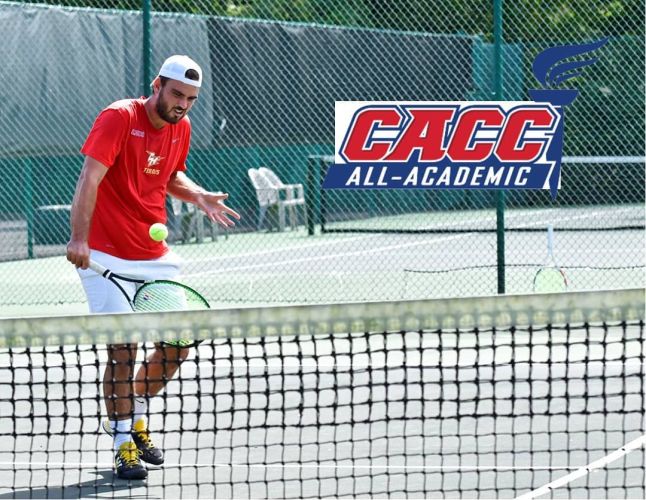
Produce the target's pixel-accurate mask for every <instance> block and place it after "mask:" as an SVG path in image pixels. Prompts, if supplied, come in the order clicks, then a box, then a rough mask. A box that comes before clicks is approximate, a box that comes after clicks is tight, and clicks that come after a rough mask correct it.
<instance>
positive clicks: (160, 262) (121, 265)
mask: <svg viewBox="0 0 646 500" xmlns="http://www.w3.org/2000/svg"><path fill="white" fill-rule="evenodd" d="M90 258H91V259H92V260H93V261H94V262H96V263H98V264H101V265H102V266H103V267H105V268H107V269H109V270H110V271H112V272H114V273H116V274H123V275H124V276H128V277H133V278H138V279H142V280H153V279H166V280H173V279H175V278H176V277H177V276H178V275H179V272H180V267H181V263H182V261H181V259H180V257H179V256H178V255H177V254H175V253H173V252H172V251H169V252H168V253H167V254H166V255H164V256H163V257H160V258H159V259H153V260H125V259H120V258H118V257H115V256H113V255H109V254H107V253H104V252H99V251H97V250H91V251H90ZM77 271H78V273H79V276H80V277H81V283H82V284H83V289H84V290H85V295H86V296H87V301H88V305H89V308H90V312H91V313H115V312H129V311H132V308H131V307H130V304H129V303H128V300H127V299H126V297H124V296H123V294H122V293H121V291H120V290H119V289H118V288H117V287H116V286H115V285H114V283H112V282H110V281H108V280H107V279H105V278H104V277H103V276H101V275H99V274H97V273H96V272H94V271H93V270H92V269H89V268H88V269H77ZM119 284H121V285H122V286H123V289H124V290H125V291H126V293H128V295H130V298H132V297H134V295H135V292H136V291H137V284H136V283H128V282H127V281H120V282H119Z"/></svg>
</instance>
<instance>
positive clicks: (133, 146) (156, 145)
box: [67, 56, 240, 479]
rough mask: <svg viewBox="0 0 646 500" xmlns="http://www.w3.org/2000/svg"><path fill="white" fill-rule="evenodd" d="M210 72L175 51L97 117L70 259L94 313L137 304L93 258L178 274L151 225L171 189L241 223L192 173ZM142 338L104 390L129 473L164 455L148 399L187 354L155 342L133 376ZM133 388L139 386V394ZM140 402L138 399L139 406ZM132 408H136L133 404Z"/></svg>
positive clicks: (139, 474) (141, 274) (120, 468)
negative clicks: (154, 435)
mask: <svg viewBox="0 0 646 500" xmlns="http://www.w3.org/2000/svg"><path fill="white" fill-rule="evenodd" d="M201 85H202V70H201V68H200V67H199V65H198V64H197V63H195V61H193V60H191V59H190V58H188V57H187V56H172V57H169V58H168V59H167V60H166V61H165V62H164V64H163V65H162V67H161V69H160V71H159V75H158V76H157V77H156V78H155V80H154V81H153V82H152V91H153V94H152V96H150V97H148V98H143V97H142V98H140V99H128V100H122V101H117V102H115V103H113V104H111V105H110V106H108V107H107V108H105V109H104V110H103V111H102V112H101V113H100V114H99V116H98V117H97V119H96V121H95V122H94V125H93V127H92V130H91V131H90V133H89V135H88V138H87V140H86V141H85V144H84V145H83V147H82V148H81V153H83V154H84V155H85V162H84V164H83V169H82V171H81V174H80V176H79V179H78V183H77V186H76V192H75V194H74V201H73V203H72V215H71V219H72V221H71V222H72V234H71V238H70V241H69V243H68V245H67V260H69V261H70V262H71V263H72V264H74V265H75V266H76V267H77V269H78V272H79V275H80V277H81V282H82V284H83V287H84V289H85V292H86V295H87V297H88V302H89V306H90V311H91V312H124V311H130V310H131V309H130V305H129V304H128V301H127V300H126V298H125V297H124V296H123V294H122V293H121V292H120V291H119V290H117V288H116V287H115V286H114V285H113V284H112V283H110V282H109V281H108V280H106V279H104V278H103V277H101V276H100V275H98V274H97V273H95V272H94V271H92V270H90V269H88V266H89V262H90V258H91V259H92V260H94V261H96V262H98V263H99V264H101V265H103V266H105V267H106V268H109V269H111V270H113V271H114V272H116V273H118V274H125V275H129V276H134V277H137V278H141V279H146V280H150V279H163V278H166V279H172V278H173V277H175V276H176V275H177V274H178V273H179V259H178V258H177V256H176V255H175V254H174V253H173V252H172V251H171V250H170V249H169V248H168V245H167V244H166V242H165V241H161V242H157V241H153V240H152V239H151V238H150V236H149V234H148V229H149V227H150V226H151V224H153V223H156V222H163V221H165V220H166V209H165V200H166V194H167V193H169V194H171V195H172V196H174V197H176V198H179V199H181V200H183V201H186V202H190V203H193V204H195V205H196V206H197V207H199V208H200V209H201V210H203V211H204V212H205V213H206V215H207V216H208V217H209V218H210V219H211V220H212V221H214V222H217V223H219V224H221V225H223V226H225V227H229V226H233V225H234V224H235V222H234V221H233V220H232V218H233V219H239V218H240V216H239V215H238V214H237V213H236V212H235V211H234V210H232V209H231V208H229V207H227V206H226V205H225V204H224V202H225V200H226V199H227V197H228V195H227V194H224V193H213V192H209V191H207V190H205V189H203V188H202V187H200V186H198V185H197V184H195V183H194V182H193V181H191V180H190V179H189V178H188V177H187V175H186V174H185V170H186V158H187V155H188V151H189V146H190V140H191V123H190V121H189V119H188V117H187V116H186V115H187V113H188V111H189V110H190V109H191V107H192V106H193V104H194V103H195V101H196V100H197V97H198V94H199V90H200V87H201ZM136 353H137V345H136V344H128V345H109V346H108V361H107V365H106V370H105V373H104V377H103V391H104V399H105V404H106V409H107V413H108V417H109V419H110V420H109V425H104V428H105V429H106V430H108V431H109V432H111V433H113V434H114V448H115V469H116V472H117V475H118V476H119V477H121V478H125V479H144V478H145V477H146V476H147V474H148V473H147V470H146V468H145V467H144V466H143V465H142V464H141V461H140V457H141V459H143V460H144V461H146V462H148V463H153V464H157V465H159V464H161V463H163V460H164V457H163V453H162V452H161V450H159V449H158V448H156V447H155V446H154V444H153V443H152V441H151V439H150V434H149V432H148V428H147V422H146V413H147V398H148V397H151V396H154V395H155V394H157V393H158V392H159V391H160V390H161V389H162V388H163V387H164V385H165V383H166V381H168V380H170V379H171V378H172V377H173V375H174V374H175V372H176V371H177V368H178V367H179V365H180V363H181V362H182V361H183V360H184V359H185V358H186V356H187V354H188V349H187V348H178V347H166V346H165V345H163V344H157V345H156V346H155V351H154V352H153V353H152V354H151V355H150V356H149V357H148V360H147V363H145V364H144V365H142V366H141V367H140V369H139V370H138V372H137V376H136V378H135V383H134V387H133V384H132V382H131V381H132V380H133V376H132V375H133V373H134V365H135V359H136ZM133 389H134V393H133ZM133 402H134V404H133ZM133 406H134V407H133Z"/></svg>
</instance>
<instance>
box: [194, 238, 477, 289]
mask: <svg viewBox="0 0 646 500" xmlns="http://www.w3.org/2000/svg"><path fill="white" fill-rule="evenodd" d="M470 235H471V233H467V234H464V233H461V234H456V235H451V236H446V237H443V238H437V239H433V240H432V241H428V240H424V241H415V242H410V243H398V244H395V245H389V246H379V247H376V248H372V249H361V250H355V251H352V252H341V253H335V254H331V255H315V256H307V257H301V258H298V259H289V260H281V261H278V262H263V263H259V264H250V265H246V266H238V267H226V268H222V269H216V270H212V271H204V272H201V273H194V274H184V275H182V277H184V278H185V277H199V276H209V275H213V274H226V273H231V272H234V271H248V270H251V269H262V268H268V267H277V266H284V265H289V264H298V263H302V262H314V261H319V260H332V259H337V258H344V257H354V256H364V255H367V254H373V253H381V252H386V251H388V250H398V249H401V248H408V247H415V246H422V245H431V244H436V243H443V242H445V241H450V240H455V239H459V238H465V237H468V236H470Z"/></svg>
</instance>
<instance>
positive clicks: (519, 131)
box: [496, 108, 556, 162]
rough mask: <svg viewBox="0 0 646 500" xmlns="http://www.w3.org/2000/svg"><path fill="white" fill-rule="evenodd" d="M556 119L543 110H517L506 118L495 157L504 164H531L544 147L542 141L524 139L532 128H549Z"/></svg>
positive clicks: (546, 110)
mask: <svg viewBox="0 0 646 500" xmlns="http://www.w3.org/2000/svg"><path fill="white" fill-rule="evenodd" d="M555 120H556V117H555V116H554V115H553V114H552V113H550V111H549V110H548V109H545V108H518V109H514V110H512V111H511V113H509V115H508V116H507V121H506V122H505V126H504V128H503V131H502V133H501V135H500V139H499V141H498V146H497V147H496V156H497V157H498V158H499V159H500V160H501V161H505V162H532V161H534V160H536V159H537V158H538V157H539V155H540V154H541V151H542V149H543V147H544V145H545V141H544V140H539V139H537V140H531V139H527V138H525V133H526V132H527V131H528V130H531V129H532V127H539V128H551V127H552V125H553V124H554V121H555Z"/></svg>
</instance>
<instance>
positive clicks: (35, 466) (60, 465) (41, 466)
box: [0, 450, 578, 471]
mask: <svg viewBox="0 0 646 500" xmlns="http://www.w3.org/2000/svg"><path fill="white" fill-rule="evenodd" d="M102 451H103V452H109V451H110V450H102ZM355 460H370V458H369V457H365V458H360V459H355ZM5 467H6V468H7V469H16V468H19V467H29V469H30V470H50V469H67V468H70V469H96V468H113V467H114V463H113V462H95V463H88V462H82V463H76V462H0V470H3V469H4V468H5ZM185 467H193V468H216V467H231V468H263V469H367V470H370V469H402V470H439V471H445V470H446V471H496V470H502V471H514V470H519V471H535V470H577V467H578V466H572V465H563V466H558V465H545V466H542V465H539V466H530V465H333V464H242V463H232V464H227V463H211V464H209V463H181V464H179V463H174V464H169V463H168V462H166V463H164V465H162V466H160V467H159V468H153V469H151V470H163V469H167V468H185Z"/></svg>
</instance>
